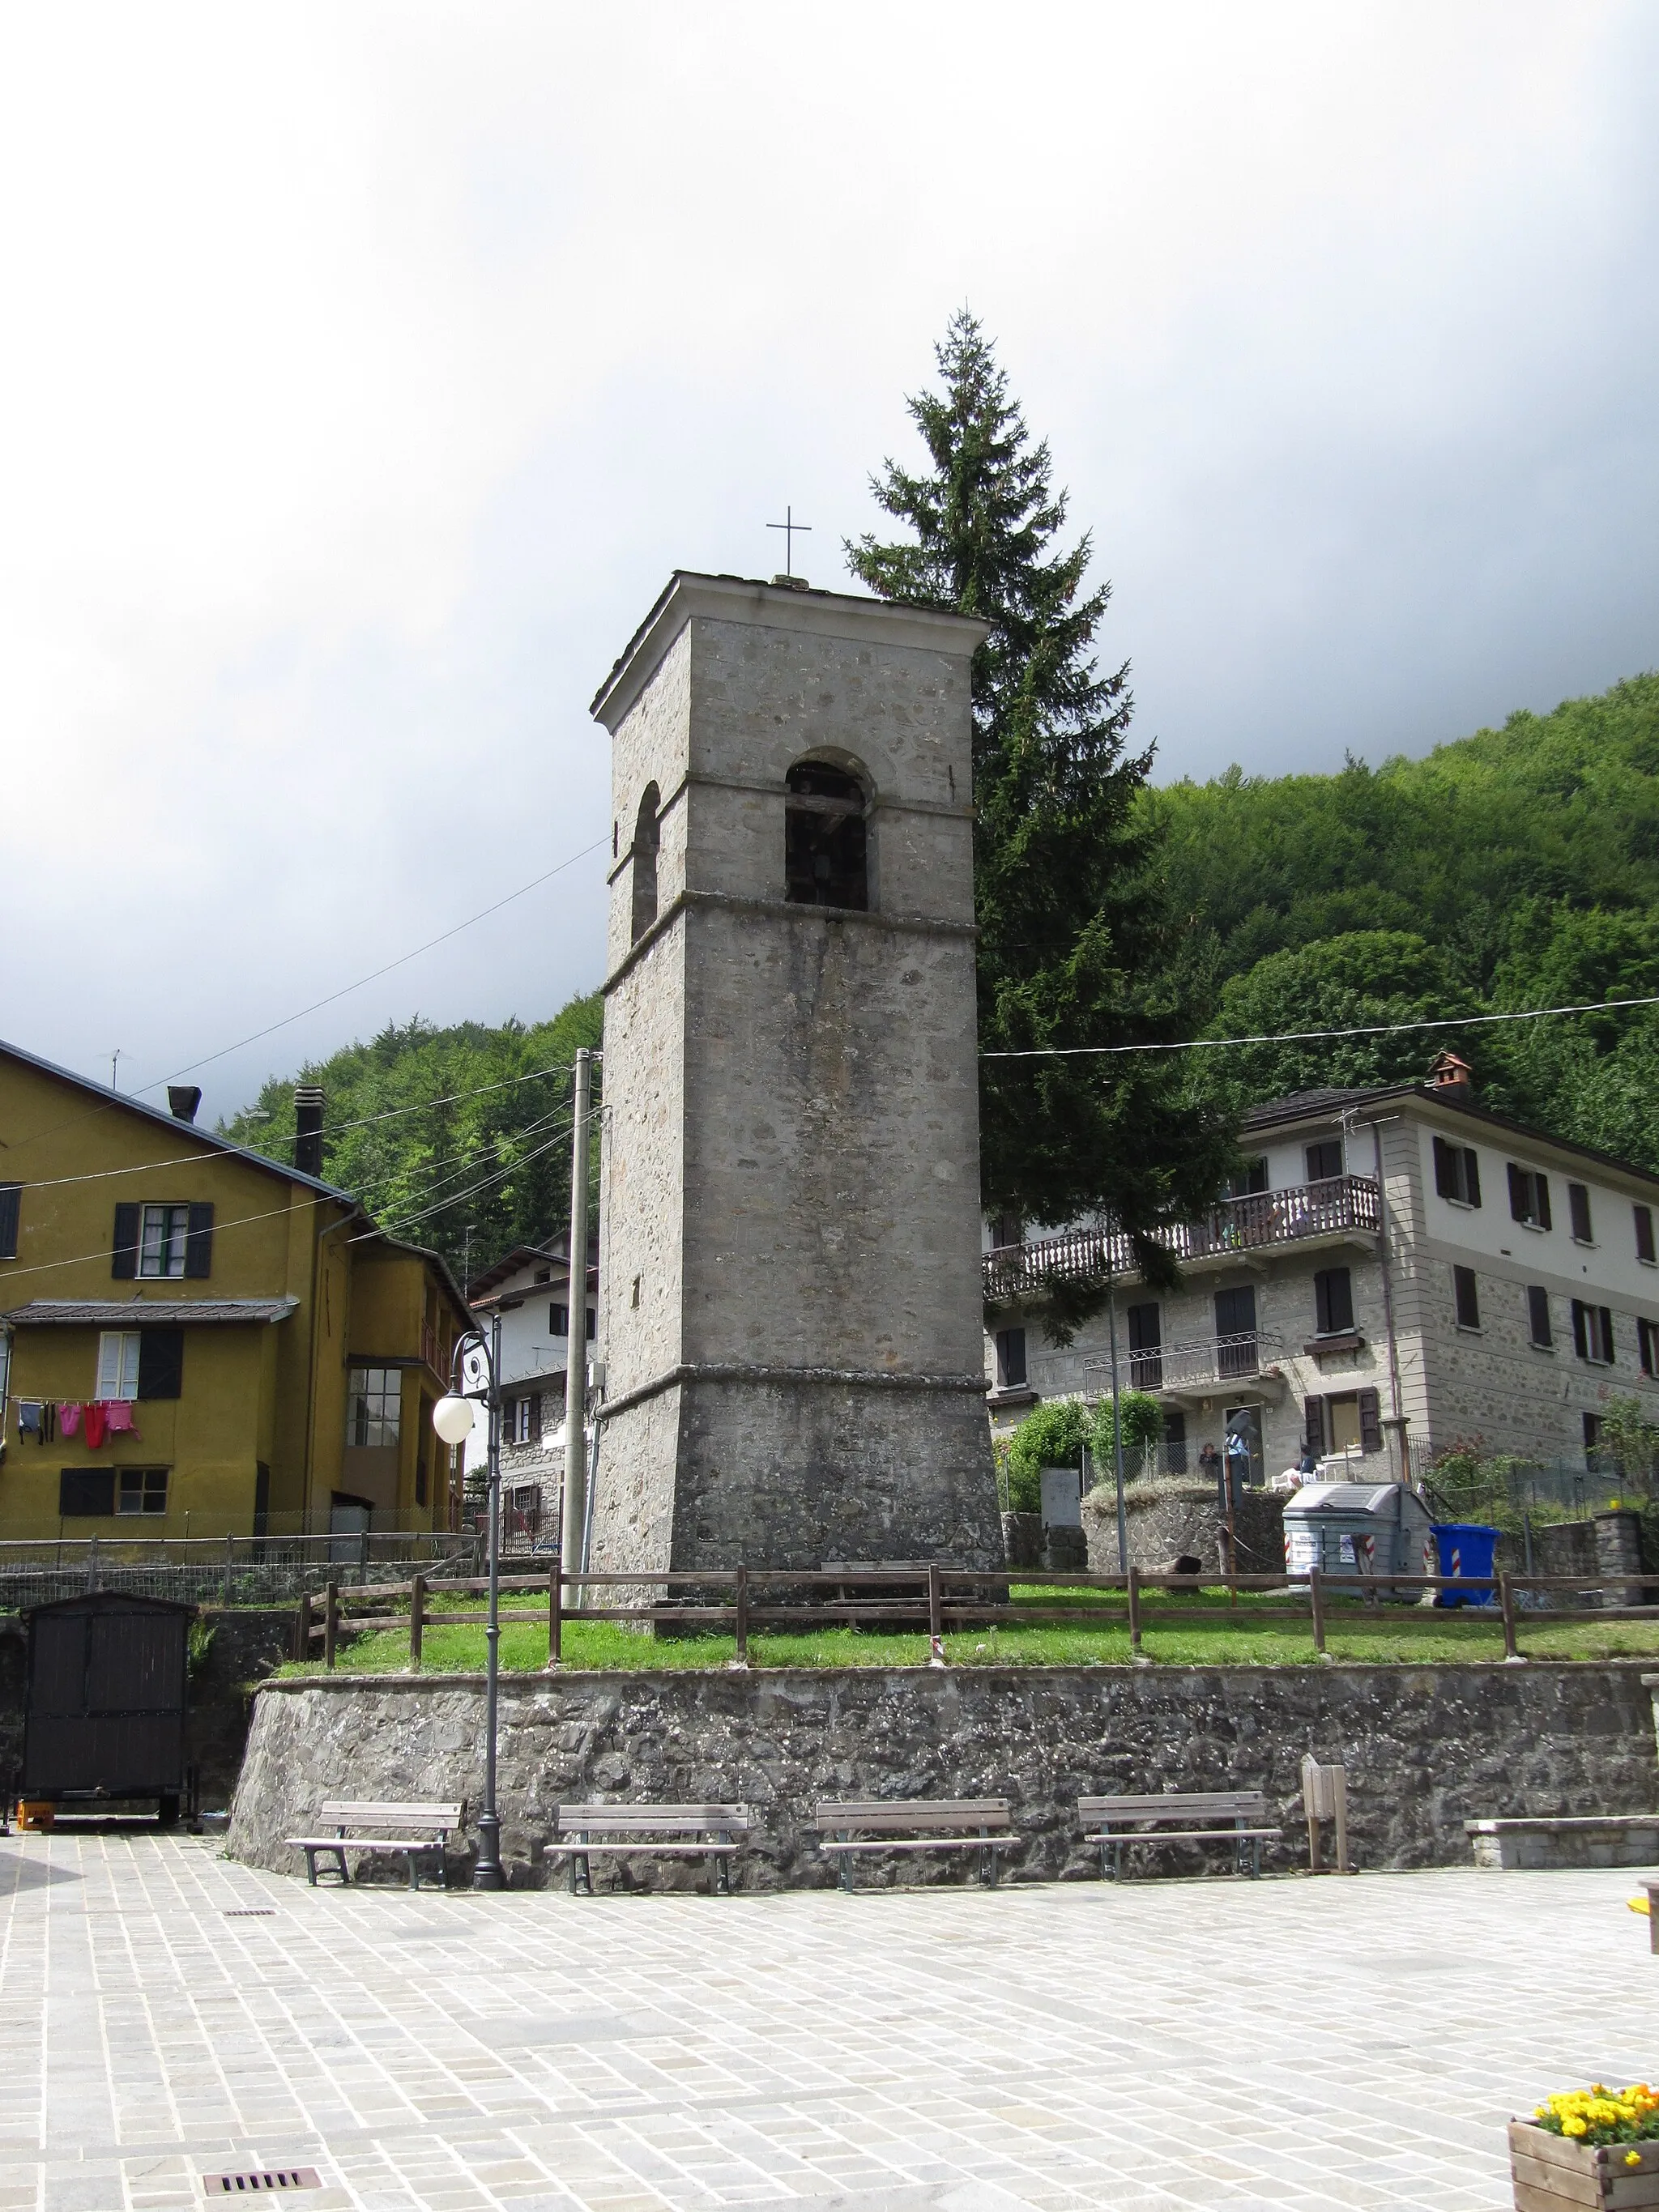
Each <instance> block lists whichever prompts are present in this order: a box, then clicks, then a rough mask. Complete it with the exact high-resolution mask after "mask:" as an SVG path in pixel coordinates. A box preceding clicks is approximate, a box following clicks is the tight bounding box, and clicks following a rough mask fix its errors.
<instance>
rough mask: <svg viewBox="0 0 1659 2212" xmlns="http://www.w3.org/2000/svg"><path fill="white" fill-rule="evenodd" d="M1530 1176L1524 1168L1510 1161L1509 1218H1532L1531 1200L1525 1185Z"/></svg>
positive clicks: (1512, 1219)
mask: <svg viewBox="0 0 1659 2212" xmlns="http://www.w3.org/2000/svg"><path fill="white" fill-rule="evenodd" d="M1531 1180H1532V1178H1531V1177H1530V1176H1528V1173H1527V1171H1526V1170H1525V1169H1524V1168H1518V1167H1516V1164H1515V1162H1514V1161H1513V1160H1511V1161H1510V1220H1511V1221H1528V1220H1530V1219H1531V1218H1532V1200H1531V1196H1530V1194H1529V1193H1528V1189H1527V1185H1528V1182H1530V1181H1531Z"/></svg>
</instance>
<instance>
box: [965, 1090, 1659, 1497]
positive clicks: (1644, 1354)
mask: <svg viewBox="0 0 1659 2212" xmlns="http://www.w3.org/2000/svg"><path fill="white" fill-rule="evenodd" d="M1241 1137H1242V1141H1243V1147H1244V1150H1245V1152H1246V1154H1247V1156H1248V1157H1249V1160H1250V1168H1249V1174H1248V1176H1246V1178H1245V1182H1244V1186H1243V1188H1240V1189H1238V1190H1237V1191H1236V1193H1235V1194H1233V1195H1231V1196H1230V1197H1228V1198H1226V1199H1225V1200H1222V1201H1221V1202H1220V1203H1219V1204H1218V1206H1215V1207H1214V1208H1213V1210H1212V1212H1210V1213H1209V1214H1208V1215H1206V1217H1205V1218H1204V1219H1203V1220H1201V1221H1199V1222H1194V1223H1192V1224H1189V1225H1185V1226H1183V1227H1182V1228H1181V1229H1179V1230H1177V1231H1172V1232H1171V1234H1170V1239H1169V1242H1170V1249H1171V1250H1172V1252H1173V1254H1174V1255H1175V1257H1176V1259H1177V1261H1179V1264H1180V1267H1181V1272H1182V1288H1181V1290H1180V1291H1176V1292H1175V1293H1173V1294H1172V1293H1170V1292H1168V1291H1157V1290H1154V1289H1153V1288H1152V1287H1151V1286H1150V1285H1147V1284H1146V1282H1145V1281H1144V1280H1143V1279H1142V1278H1141V1277H1140V1275H1139V1272H1138V1270H1137V1269H1136V1268H1135V1266H1134V1263H1133V1255H1132V1254H1131V1252H1130V1250H1129V1248H1128V1245H1127V1240H1126V1239H1125V1238H1123V1237H1121V1236H1117V1235H1114V1234H1112V1233H1111V1232H1110V1231H1109V1230H1107V1229H1103V1228H1078V1229H1072V1230H1069V1231H1066V1232H1065V1233H1064V1234H1063V1235H1060V1236H1054V1237H1042V1236H1038V1237H1034V1238H1032V1239H1031V1240H1030V1241H1025V1242H1022V1243H1018V1244H1012V1245H1002V1246H999V1247H995V1248H994V1249H991V1250H989V1251H988V1252H987V1255H986V1259H985V1291H986V1299H987V1311H988V1312H989V1314H990V1316H991V1322H990V1326H989V1328H987V1371H988V1373H989V1375H990V1377H991V1381H992V1390H991V1395H990V1406H991V1414H992V1419H993V1422H994V1425H996V1426H997V1427H998V1428H999V1429H1002V1428H1006V1427H1007V1426H1010V1425H1012V1423H1014V1422H1015V1421H1017V1420H1018V1419H1021V1418H1023V1416H1024V1413H1025V1412H1026V1411H1027V1410H1028V1408H1029V1407H1030V1406H1031V1405H1032V1404H1034V1403H1036V1401H1037V1400H1039V1399H1046V1398H1053V1397H1066V1396H1077V1395H1086V1396H1089V1397H1096V1396H1099V1395H1104V1394H1105V1393H1106V1392H1108V1391H1109V1389H1110V1387H1111V1384H1110V1358H1109V1322H1108V1316H1107V1315H1106V1314H1105V1313H1102V1314H1100V1315H1099V1316H1097V1318H1095V1319H1093V1320H1091V1321H1090V1322H1087V1323H1086V1324H1085V1326H1084V1327H1083V1328H1080V1329H1079V1332H1078V1334H1077V1336H1076V1338H1075V1340H1074V1341H1073V1343H1072V1344H1070V1345H1069V1346H1065V1347H1063V1348H1056V1347H1054V1346H1051V1345H1049V1344H1048V1342H1047V1341H1046V1340H1045V1338H1044V1335H1043V1330H1042V1310H1043V1285H1044V1283H1045V1281H1047V1280H1049V1279H1054V1278H1055V1277H1059V1278H1062V1279H1063V1278H1066V1277H1068V1276H1070V1277H1073V1278H1075V1277H1077V1276H1080V1275H1083V1276H1098V1275H1099V1274H1101V1273H1103V1271H1105V1270H1107V1269H1109V1270H1111V1271H1112V1273H1113V1276H1114V1303H1115V1312H1116V1319H1117V1330H1118V1352H1119V1376H1120V1381H1121V1385H1122V1387H1123V1388H1124V1389H1131V1388H1133V1389H1139V1390H1145V1391H1147V1392H1150V1393H1152V1394H1153V1395H1156V1396H1157V1397H1158V1400H1159V1401H1160V1403H1161V1405H1162V1407H1163V1409H1164V1422H1165V1445H1166V1450H1167V1455H1168V1462H1169V1464H1170V1468H1171V1470H1172V1471H1179V1470H1180V1469H1181V1468H1182V1466H1183V1465H1185V1466H1187V1467H1189V1468H1192V1467H1196V1465H1197V1463H1198V1460H1199V1455H1200V1452H1201V1451H1202V1449H1203V1448H1204V1446H1205V1445H1206V1444H1212V1445H1214V1446H1215V1447H1216V1449H1218V1451H1222V1450H1225V1448H1226V1443H1227V1440H1228V1438H1229V1437H1237V1438H1240V1439H1242V1440H1243V1444H1244V1445H1245V1447H1246V1448H1247V1449H1248V1450H1249V1455H1250V1459H1251V1464H1252V1472H1253V1474H1254V1477H1255V1480H1261V1478H1262V1476H1263V1474H1272V1473H1276V1472H1277V1471H1278V1470H1279V1469H1280V1468H1285V1467H1290V1466H1294V1465H1295V1464H1296V1463H1297V1461H1298V1460H1299V1459H1300V1458H1301V1457H1302V1455H1303V1453H1304V1449H1312V1450H1313V1452H1314V1453H1315V1454H1316V1455H1319V1456H1324V1455H1329V1454H1330V1453H1333V1452H1340V1451H1346V1452H1348V1453H1350V1454H1351V1455H1352V1456H1353V1457H1354V1458H1355V1459H1356V1460H1357V1461H1370V1462H1373V1467H1372V1468H1365V1469H1364V1473H1366V1474H1370V1473H1372V1472H1373V1469H1374V1471H1375V1473H1376V1475H1377V1476H1378V1478H1379V1479H1381V1478H1383V1477H1384V1476H1386V1475H1387V1474H1390V1473H1393V1474H1399V1473H1401V1472H1402V1471H1403V1470H1404V1469H1405V1468H1406V1467H1407V1465H1408V1464H1412V1463H1415V1464H1416V1465H1419V1466H1421V1465H1423V1464H1424V1463H1425V1462H1426V1461H1427V1459H1428V1458H1429V1457H1431V1455H1433V1454H1434V1453H1436V1452H1438V1451H1443V1450H1444V1449H1447V1448H1448V1447H1449V1446H1450V1445H1452V1444H1454V1443H1467V1442H1474V1441H1475V1440H1477V1439H1478V1440H1479V1441H1480V1445H1481V1446H1482V1448H1483V1449H1485V1450H1486V1451H1488V1452H1512V1453H1515V1454H1516V1455H1520V1456H1522V1457H1524V1458H1527V1459H1530V1460H1538V1461H1544V1462H1576V1463H1577V1465H1578V1466H1580V1467H1583V1464H1584V1462H1585V1457H1586V1455H1587V1453H1588V1454H1593V1453H1594V1452H1595V1448H1596V1443H1597V1437H1598V1432H1599V1430H1600V1426H1601V1419H1602V1418H1603V1414H1604V1412H1605V1408H1606V1407H1607V1401H1608V1400H1609V1399H1610V1398H1613V1397H1615V1396H1626V1397H1635V1398H1637V1399H1638V1400H1639V1401H1642V1403H1643V1404H1644V1408H1645V1410H1646V1411H1647V1413H1648V1417H1649V1418H1650V1419H1654V1420H1659V1253H1656V1247H1655V1228H1654V1214H1655V1209H1656V1207H1659V1177H1656V1176H1652V1175H1650V1174H1648V1173H1646V1172H1645V1171H1644V1170H1641V1169H1639V1168H1634V1167H1631V1166H1630V1165H1628V1164H1626V1163H1624V1162H1622V1161H1619V1160H1614V1159H1610V1158H1605V1157H1604V1156H1603V1155H1601V1154H1600V1153H1597V1152H1589V1151H1587V1150H1585V1149H1584V1148H1583V1146H1576V1145H1571V1144H1566V1143H1564V1142H1562V1141H1561V1140H1559V1139H1555V1138H1553V1137H1550V1136H1547V1135H1546V1134H1545V1133H1543V1132H1541V1131H1540V1130H1535V1129H1528V1128H1524V1127H1522V1126H1520V1125H1519V1124H1518V1123H1516V1122H1513V1121H1508V1120H1505V1119H1504V1117H1502V1116H1501V1115H1496V1114H1493V1113H1490V1112H1488V1111H1487V1110H1486V1109H1485V1108H1483V1107H1482V1106H1481V1105H1480V1104H1479V1103H1478V1102H1477V1100H1476V1098H1475V1096H1474V1089H1473V1085H1472V1084H1471V1082H1470V1080H1469V1078H1468V1069H1467V1068H1466V1067H1465V1066H1464V1065H1463V1063H1462V1061H1460V1060H1456V1059H1455V1058H1454V1057H1453V1056H1452V1055H1449V1054H1448V1055H1444V1056H1443V1058H1442V1059H1441V1060H1439V1061H1437V1063H1436V1066H1435V1070H1434V1073H1433V1074H1432V1075H1431V1079H1430V1080H1429V1081H1428V1082H1427V1083H1425V1084H1399V1085H1388V1086H1383V1087H1377V1088H1373V1089H1366V1090H1331V1091H1304V1092H1299V1093H1297V1095H1296V1096H1294V1097H1289V1098H1281V1099H1277V1100H1275V1101H1273V1103H1271V1104H1269V1105H1265V1106H1259V1107H1256V1108H1255V1109H1252V1111H1251V1112H1249V1114H1247V1115H1245V1117H1244V1120H1243V1125H1242V1129H1241Z"/></svg>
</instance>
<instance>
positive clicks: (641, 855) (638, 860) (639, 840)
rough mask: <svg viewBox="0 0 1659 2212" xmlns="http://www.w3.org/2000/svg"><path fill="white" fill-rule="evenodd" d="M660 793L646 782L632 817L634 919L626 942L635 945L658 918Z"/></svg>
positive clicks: (654, 786) (653, 785)
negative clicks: (636, 811)
mask: <svg viewBox="0 0 1659 2212" xmlns="http://www.w3.org/2000/svg"><path fill="white" fill-rule="evenodd" d="M661 804H662V793H660V792H659V790H658V789H657V787H656V785H655V784H654V783H647V786H646V787H645V794H644V796H643V798H641V800H640V811H639V812H638V814H637V815H636V816H635V819H634V862H633V866H634V921H633V934H632V936H631V937H630V938H629V943H630V944H633V945H637V944H638V943H639V941H640V939H641V938H642V937H643V936H644V935H645V933H646V931H647V929H649V928H650V927H651V925H652V923H653V921H655V920H656V918H657V850H658V848H659V845H660V844H661V842H662V823H660V821H659V819H658V811H657V810H658V809H659V806H660V805H661Z"/></svg>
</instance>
